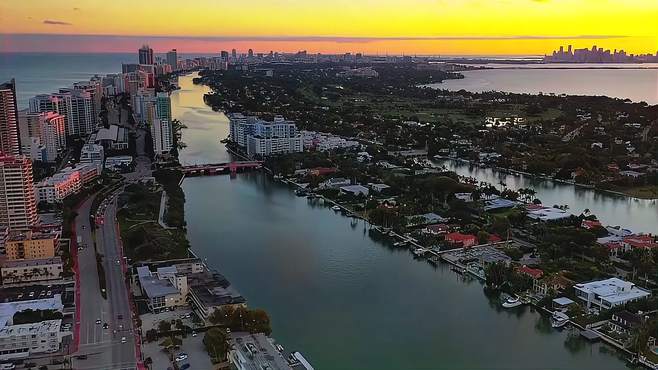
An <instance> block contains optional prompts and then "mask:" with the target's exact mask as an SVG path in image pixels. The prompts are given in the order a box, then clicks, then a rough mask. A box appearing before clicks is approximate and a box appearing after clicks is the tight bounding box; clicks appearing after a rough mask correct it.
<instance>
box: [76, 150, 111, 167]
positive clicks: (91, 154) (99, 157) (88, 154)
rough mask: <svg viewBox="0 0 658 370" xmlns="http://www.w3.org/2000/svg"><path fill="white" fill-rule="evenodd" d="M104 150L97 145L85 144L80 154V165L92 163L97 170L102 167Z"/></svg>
mask: <svg viewBox="0 0 658 370" xmlns="http://www.w3.org/2000/svg"><path fill="white" fill-rule="evenodd" d="M104 160H105V149H104V148H103V146H102V145H98V144H85V145H83V146H82V151H81V152H80V163H93V164H95V165H97V166H98V167H99V168H102V167H103V161H104Z"/></svg>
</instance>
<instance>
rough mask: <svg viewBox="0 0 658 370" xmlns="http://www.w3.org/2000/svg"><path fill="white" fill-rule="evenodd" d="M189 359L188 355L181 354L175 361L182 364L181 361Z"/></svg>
mask: <svg viewBox="0 0 658 370" xmlns="http://www.w3.org/2000/svg"><path fill="white" fill-rule="evenodd" d="M187 357H188V356H187V353H182V352H181V353H179V354H178V355H177V356H176V358H175V360H176V362H181V361H185V360H187Z"/></svg>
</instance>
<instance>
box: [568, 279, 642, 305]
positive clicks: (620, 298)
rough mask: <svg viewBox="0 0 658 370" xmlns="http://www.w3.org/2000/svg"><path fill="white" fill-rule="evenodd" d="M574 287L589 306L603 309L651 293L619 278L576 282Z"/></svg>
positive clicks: (579, 296)
mask: <svg viewBox="0 0 658 370" xmlns="http://www.w3.org/2000/svg"><path fill="white" fill-rule="evenodd" d="M573 288H574V290H575V292H576V297H578V298H579V299H581V300H582V301H583V303H584V304H585V305H586V306H587V308H590V307H591V306H597V307H599V308H601V309H610V308H612V307H616V306H619V305H623V304H626V303H628V302H632V301H637V300H640V299H644V298H647V297H649V296H650V295H651V293H650V292H648V291H646V290H644V289H642V288H639V287H637V286H636V285H635V284H633V283H631V282H629V281H624V280H621V279H618V278H610V279H606V280H600V281H592V282H589V283H583V284H576V285H574V286H573Z"/></svg>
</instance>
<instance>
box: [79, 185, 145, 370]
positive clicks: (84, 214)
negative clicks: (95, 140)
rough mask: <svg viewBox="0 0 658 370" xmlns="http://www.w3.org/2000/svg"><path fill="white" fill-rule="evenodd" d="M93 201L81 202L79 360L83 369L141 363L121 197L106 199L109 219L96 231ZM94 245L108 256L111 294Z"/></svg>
mask: <svg viewBox="0 0 658 370" xmlns="http://www.w3.org/2000/svg"><path fill="white" fill-rule="evenodd" d="M92 201H93V198H91V199H88V200H87V201H85V202H84V203H83V204H82V205H81V206H80V208H79V209H78V216H77V218H76V233H77V235H79V236H81V237H82V244H83V249H82V250H80V251H79V252H78V266H79V268H78V270H79V272H78V273H79V274H80V279H79V282H80V284H79V285H80V287H79V289H80V302H79V303H78V304H80V317H79V319H78V320H79V333H78V335H79V339H78V350H77V352H76V354H75V355H76V357H74V359H73V365H74V368H75V369H80V370H102V369H112V370H117V369H135V368H136V364H137V360H136V351H135V333H134V330H133V325H132V314H131V305H130V301H129V297H128V294H129V293H128V289H127V286H126V283H125V277H124V276H125V273H124V268H125V261H123V257H122V252H121V249H120V248H121V246H120V243H119V239H118V236H117V234H116V233H117V229H116V222H115V216H116V198H115V197H112V198H110V199H108V200H107V201H104V202H103V203H102V204H101V207H100V212H101V213H102V214H103V215H104V220H105V222H104V223H103V224H102V225H98V227H97V228H96V230H95V231H93V232H92V230H91V225H90V223H89V213H90V211H91V209H90V208H91V204H92ZM94 248H96V250H97V251H98V254H99V255H102V256H103V257H102V260H103V269H104V270H105V281H106V290H107V294H106V295H107V299H105V298H103V296H102V294H101V290H100V285H99V280H98V269H97V264H96V252H95V250H94ZM105 324H107V325H105Z"/></svg>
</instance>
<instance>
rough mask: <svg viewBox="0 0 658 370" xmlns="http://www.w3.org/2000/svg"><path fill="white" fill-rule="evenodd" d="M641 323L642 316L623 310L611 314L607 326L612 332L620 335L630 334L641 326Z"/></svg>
mask: <svg viewBox="0 0 658 370" xmlns="http://www.w3.org/2000/svg"><path fill="white" fill-rule="evenodd" d="M643 321H644V320H643V319H642V316H640V315H638V314H635V313H632V312H629V311H627V310H623V311H619V312H617V313H614V314H612V318H611V319H610V321H609V322H608V325H609V326H610V329H612V330H613V331H616V332H618V333H622V334H630V333H631V332H632V331H633V329H635V328H637V327H639V326H640V325H642V322H643Z"/></svg>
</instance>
